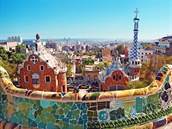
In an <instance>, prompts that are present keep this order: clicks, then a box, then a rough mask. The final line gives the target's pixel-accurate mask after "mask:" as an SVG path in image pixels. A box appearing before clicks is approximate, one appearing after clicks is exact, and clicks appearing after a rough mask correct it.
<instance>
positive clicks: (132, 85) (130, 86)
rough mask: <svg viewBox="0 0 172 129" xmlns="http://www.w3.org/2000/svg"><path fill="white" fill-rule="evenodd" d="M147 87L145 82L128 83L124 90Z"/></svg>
mask: <svg viewBox="0 0 172 129" xmlns="http://www.w3.org/2000/svg"><path fill="white" fill-rule="evenodd" d="M146 86H148V83H147V82H145V81H143V82H142V81H130V82H128V83H127V88H126V89H138V88H143V87H146Z"/></svg>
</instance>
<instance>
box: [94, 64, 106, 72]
mask: <svg viewBox="0 0 172 129" xmlns="http://www.w3.org/2000/svg"><path fill="white" fill-rule="evenodd" d="M93 70H94V71H102V70H104V64H103V63H99V64H98V65H96V66H95V67H94V68H93Z"/></svg>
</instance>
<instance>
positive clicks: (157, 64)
mask: <svg viewBox="0 0 172 129" xmlns="http://www.w3.org/2000/svg"><path fill="white" fill-rule="evenodd" d="M148 58H149V61H150V64H151V66H152V67H153V68H154V71H156V72H157V71H158V70H159V69H160V68H161V67H162V65H163V57H162V55H161V54H150V55H148Z"/></svg>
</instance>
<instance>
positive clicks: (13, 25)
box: [0, 0, 172, 39]
mask: <svg viewBox="0 0 172 129" xmlns="http://www.w3.org/2000/svg"><path fill="white" fill-rule="evenodd" d="M136 8H138V9H139V14H138V17H139V18H140V22H139V39H157V38H161V37H162V36H166V35H172V0H0V39H7V37H9V36H18V35H19V36H21V37H22V38H24V39H29V38H32V39H33V38H35V34H36V33H39V34H40V35H41V38H64V37H71V38H111V39H121V38H125V39H132V38H133V24H134V23H133V18H134V16H135V14H134V10H135V9H136Z"/></svg>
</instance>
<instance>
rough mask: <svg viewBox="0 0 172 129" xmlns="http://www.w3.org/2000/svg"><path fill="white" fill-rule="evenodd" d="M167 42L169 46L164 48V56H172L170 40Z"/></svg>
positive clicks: (171, 42)
mask: <svg viewBox="0 0 172 129" xmlns="http://www.w3.org/2000/svg"><path fill="white" fill-rule="evenodd" d="M169 42H170V46H169V48H166V52H165V55H166V56H172V40H169Z"/></svg>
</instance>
